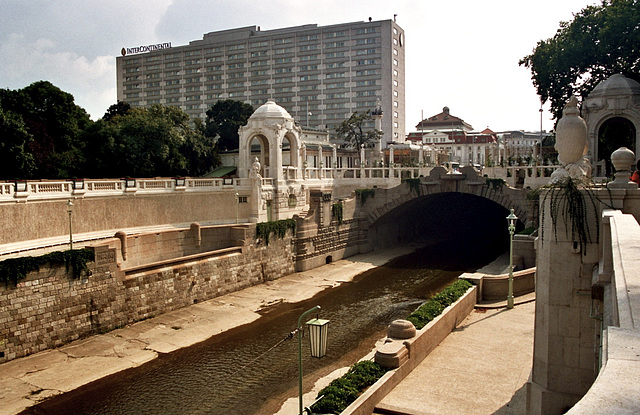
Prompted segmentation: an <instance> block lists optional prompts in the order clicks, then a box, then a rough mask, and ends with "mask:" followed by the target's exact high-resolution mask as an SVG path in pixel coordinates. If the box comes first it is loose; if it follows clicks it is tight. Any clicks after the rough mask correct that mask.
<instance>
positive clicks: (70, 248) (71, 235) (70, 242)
mask: <svg viewBox="0 0 640 415" xmlns="http://www.w3.org/2000/svg"><path fill="white" fill-rule="evenodd" d="M72 208H73V203H71V200H68V201H67V212H69V250H73V233H72V231H71V214H72V213H73V209H72Z"/></svg>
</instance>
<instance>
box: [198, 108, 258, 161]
mask: <svg viewBox="0 0 640 415" xmlns="http://www.w3.org/2000/svg"><path fill="white" fill-rule="evenodd" d="M251 114H253V107H252V106H251V105H249V104H247V103H244V102H242V101H236V100H233V99H225V100H222V101H217V102H216V103H215V104H213V105H212V106H211V108H209V109H208V110H207V122H206V127H205V135H206V136H207V137H210V138H213V139H215V138H216V137H218V140H217V146H218V149H219V150H221V151H225V150H235V149H237V148H238V146H239V140H240V137H239V135H238V129H239V128H240V127H241V126H243V125H246V124H247V120H248V119H249V117H250V116H251Z"/></svg>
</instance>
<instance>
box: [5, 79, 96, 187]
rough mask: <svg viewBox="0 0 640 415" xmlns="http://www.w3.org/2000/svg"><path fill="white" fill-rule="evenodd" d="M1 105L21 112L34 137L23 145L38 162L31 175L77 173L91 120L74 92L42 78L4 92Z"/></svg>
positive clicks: (20, 115)
mask: <svg viewBox="0 0 640 415" xmlns="http://www.w3.org/2000/svg"><path fill="white" fill-rule="evenodd" d="M0 108H3V109H4V110H5V111H10V112H12V113H14V114H16V115H18V116H19V117H20V118H21V119H22V122H23V123H24V126H25V127H26V129H27V131H28V133H29V134H30V135H31V137H32V140H30V141H29V143H28V146H27V147H23V148H24V151H28V152H29V153H30V154H31V157H33V160H34V163H35V169H34V170H32V171H31V173H30V174H29V176H30V177H42V178H51V177H60V176H67V177H71V176H72V175H74V174H75V173H76V172H77V166H78V165H79V164H81V163H82V154H81V143H80V142H79V137H80V134H81V132H82V131H83V130H84V129H85V128H86V127H87V126H88V125H90V124H91V119H90V118H89V115H88V114H87V112H86V111H85V110H84V109H83V108H81V107H79V106H77V105H76V104H75V103H74V98H73V95H71V94H69V93H67V92H64V91H62V90H61V89H59V88H58V87H56V86H54V85H53V84H52V83H50V82H47V81H38V82H34V83H33V84H31V85H29V86H27V87H26V88H23V89H21V90H16V91H12V90H8V89H6V90H2V91H0ZM24 173H27V172H24Z"/></svg>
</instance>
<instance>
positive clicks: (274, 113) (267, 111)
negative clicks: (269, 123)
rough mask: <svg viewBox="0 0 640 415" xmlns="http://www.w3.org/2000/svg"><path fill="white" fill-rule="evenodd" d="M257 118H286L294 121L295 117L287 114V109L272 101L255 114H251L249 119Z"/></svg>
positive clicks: (259, 108)
mask: <svg viewBox="0 0 640 415" xmlns="http://www.w3.org/2000/svg"><path fill="white" fill-rule="evenodd" d="M256 118H285V119H288V120H291V119H293V117H292V116H291V115H290V114H289V113H288V112H287V110H286V109H284V108H282V107H281V106H280V105H278V104H276V103H275V102H273V101H271V100H269V101H267V102H266V103H264V104H263V105H261V106H260V107H258V109H257V110H255V112H254V113H253V114H251V117H249V119H256Z"/></svg>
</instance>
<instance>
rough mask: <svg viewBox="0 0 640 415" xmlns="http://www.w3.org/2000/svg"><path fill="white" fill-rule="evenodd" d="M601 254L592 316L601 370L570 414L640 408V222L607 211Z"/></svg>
mask: <svg viewBox="0 0 640 415" xmlns="http://www.w3.org/2000/svg"><path fill="white" fill-rule="evenodd" d="M602 218H603V230H602V257H601V259H600V264H599V267H598V269H597V270H596V272H595V273H594V287H601V288H602V289H601V290H599V289H595V290H594V291H595V292H601V294H602V295H601V297H600V298H594V299H593V300H592V304H593V307H592V317H595V318H598V319H600V320H601V358H600V362H599V367H600V371H599V374H598V377H597V378H596V380H595V382H594V383H593V385H592V386H591V388H590V389H589V391H588V392H587V393H586V394H585V396H584V397H583V398H582V399H581V400H580V401H579V402H578V403H577V404H576V405H574V406H573V408H572V409H571V410H570V411H569V412H567V413H568V414H576V415H577V414H581V415H589V414H599V415H601V414H635V413H638V408H640V392H639V388H640V386H638V385H640V256H639V255H638V247H639V246H640V225H638V222H637V221H636V219H635V218H634V217H633V216H632V215H629V214H623V213H622V212H621V211H618V210H605V211H604V212H603V215H602Z"/></svg>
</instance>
